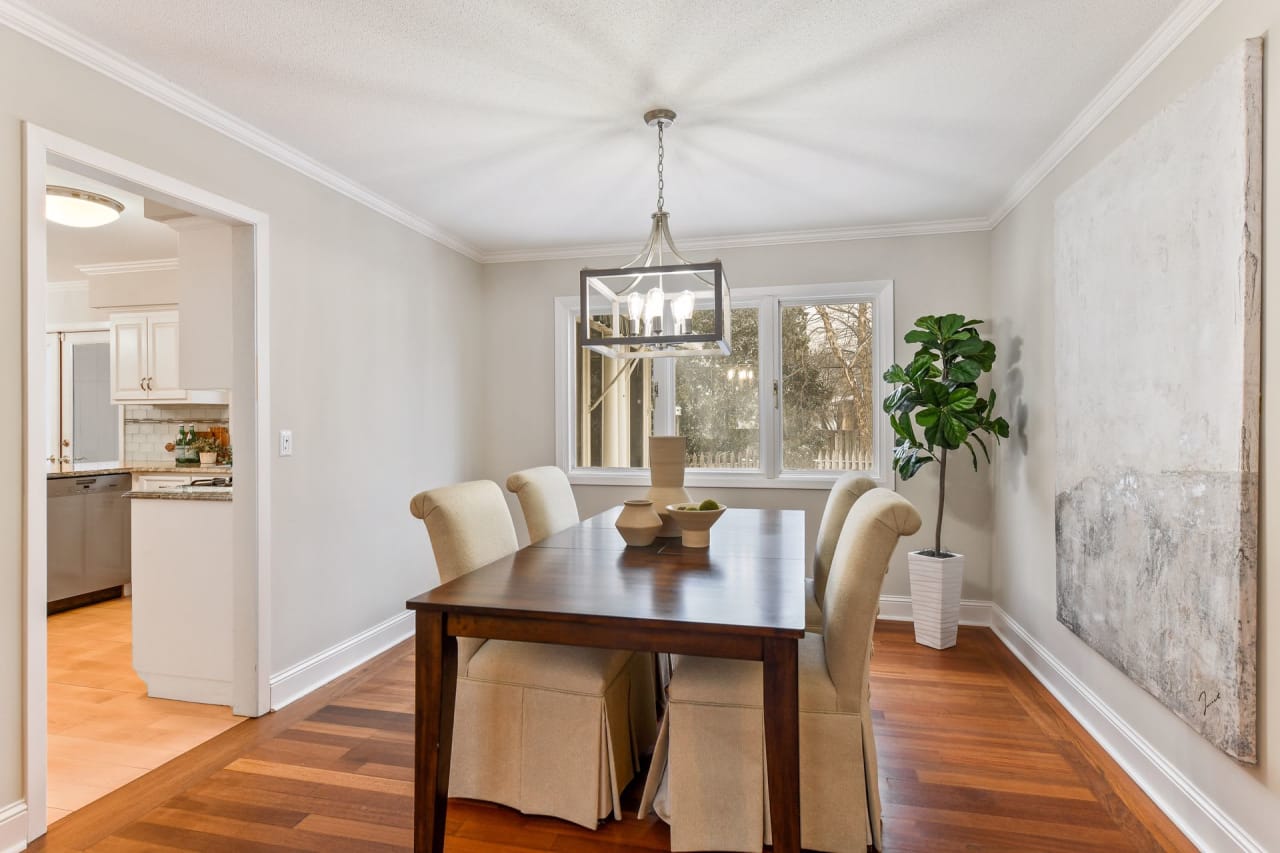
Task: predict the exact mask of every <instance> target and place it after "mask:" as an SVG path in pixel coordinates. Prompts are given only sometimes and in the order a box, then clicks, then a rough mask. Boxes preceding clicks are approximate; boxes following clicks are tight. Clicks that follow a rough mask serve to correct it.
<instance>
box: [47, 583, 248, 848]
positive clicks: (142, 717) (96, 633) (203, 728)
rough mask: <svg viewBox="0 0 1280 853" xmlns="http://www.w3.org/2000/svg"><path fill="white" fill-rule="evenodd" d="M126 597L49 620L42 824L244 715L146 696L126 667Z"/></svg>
mask: <svg viewBox="0 0 1280 853" xmlns="http://www.w3.org/2000/svg"><path fill="white" fill-rule="evenodd" d="M132 623H133V611H132V600H131V599H128V598H118V599H114V600H112V601H106V602H103V603H101V604H94V605H90V606H88V607H81V608H77V609H76V610H68V611H66V612H64V613H57V614H55V615H53V616H50V617H49V621H48V627H49V823H51V824H52V823H53V822H54V821H56V820H57V819H58V818H61V817H64V816H66V815H67V814H68V813H70V812H72V811H74V810H76V809H78V808H80V807H81V806H84V805H87V804H88V803H90V802H92V801H94V800H96V799H98V798H99V797H102V796H104V795H105V794H109V793H110V792H112V791H114V790H115V789H117V788H119V787H121V786H123V785H124V784H125V783H127V782H130V781H132V780H134V779H136V778H138V777H139V776H142V775H143V774H144V773H147V772H149V771H151V770H154V769H155V768H157V767H159V766H160V765H161V764H164V763H165V762H167V761H169V760H171V759H173V758H176V757H177V756H179V755H181V754H182V753H184V752H186V751H188V750H190V749H192V748H193V747H195V746H197V745H199V744H201V743H204V742H205V741H207V740H209V739H210V738H212V737H213V736H215V735H217V734H219V733H221V732H224V731H226V730H227V729H229V728H231V727H232V726H234V725H235V724H236V723H239V722H240V721H241V720H243V719H244V717H237V716H235V715H233V714H232V713H231V709H230V708H227V707H225V706H220V705H200V704H197V703H193V702H174V701H171V700H168V699H152V698H150V697H148V696H147V688H146V685H145V684H144V683H143V682H142V679H140V678H138V676H137V675H135V674H134V671H133V645H132V642H131V639H132Z"/></svg>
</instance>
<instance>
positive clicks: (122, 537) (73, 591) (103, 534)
mask: <svg viewBox="0 0 1280 853" xmlns="http://www.w3.org/2000/svg"><path fill="white" fill-rule="evenodd" d="M131 479H132V478H131V477H130V475H128V474H108V475H102V476H86V477H57V478H51V479H50V480H49V481H48V536H47V539H48V550H49V591H48V602H49V612H50V613H53V612H56V611H58V610H66V609H67V608H70V607H78V606H80V605H81V604H90V603H92V602H94V601H101V600H104V599H107V598H114V597H116V596H118V595H120V594H121V592H122V587H123V586H124V584H127V583H129V559H130V554H129V499H128V498H126V497H124V496H123V495H124V493H125V492H127V491H129V486H130V482H131Z"/></svg>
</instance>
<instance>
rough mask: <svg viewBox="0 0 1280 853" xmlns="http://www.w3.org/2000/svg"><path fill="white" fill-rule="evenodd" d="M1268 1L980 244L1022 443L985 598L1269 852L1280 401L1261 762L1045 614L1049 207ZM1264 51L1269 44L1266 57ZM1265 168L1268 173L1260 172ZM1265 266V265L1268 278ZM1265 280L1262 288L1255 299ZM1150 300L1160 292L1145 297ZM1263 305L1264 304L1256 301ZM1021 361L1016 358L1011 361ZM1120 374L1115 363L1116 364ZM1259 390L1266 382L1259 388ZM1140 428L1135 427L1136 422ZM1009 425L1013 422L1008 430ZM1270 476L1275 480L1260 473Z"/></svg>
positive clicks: (1275, 243)
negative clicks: (1019, 411)
mask: <svg viewBox="0 0 1280 853" xmlns="http://www.w3.org/2000/svg"><path fill="white" fill-rule="evenodd" d="M1277 27H1280V10H1278V9H1277V6H1276V4H1275V3H1271V2H1268V3H1264V2H1249V0H1226V2H1224V3H1223V4H1222V5H1221V6H1220V7H1218V9H1217V10H1216V11H1214V12H1213V13H1212V14H1211V15H1210V16H1209V17H1208V18H1207V19H1206V20H1205V22H1204V23H1203V24H1201V26H1200V27H1199V28H1198V29H1197V30H1196V31H1195V32H1194V33H1192V35H1191V36H1190V37H1189V38H1188V39H1187V40H1186V41H1185V42H1183V43H1182V45H1181V46H1179V47H1178V48H1177V49H1176V50H1175V51H1174V52H1173V53H1172V54H1171V55H1170V56H1169V57H1168V58H1167V59H1166V60H1165V61H1164V63H1163V64H1162V65H1161V66H1160V67H1159V68H1158V69H1157V70H1156V71H1155V72H1154V73H1153V74H1151V76H1149V77H1148V78H1147V79H1146V80H1145V81H1144V82H1143V83H1142V84H1141V85H1140V86H1138V88H1137V89H1135V90H1134V92H1133V93H1132V94H1131V95H1130V96H1129V97H1128V98H1127V99H1126V100H1125V101H1124V102H1123V103H1122V104H1121V105H1120V106H1119V107H1118V108H1117V109H1116V110H1115V112H1113V113H1112V114H1111V115H1110V116H1109V117H1108V118H1107V119H1106V120H1105V121H1104V122H1103V123H1102V124H1101V125H1099V127H1098V128H1097V129H1096V130H1095V131H1094V132H1093V133H1092V134H1091V135H1090V136H1089V137H1088V138H1087V139H1086V140H1085V142H1084V143H1083V144H1081V145H1080V147H1079V148H1077V149H1076V150H1075V151H1074V152H1073V153H1072V154H1071V155H1070V156H1069V157H1068V158H1067V159H1066V160H1065V161H1063V163H1062V164H1061V165H1060V166H1058V168H1057V169H1056V170H1055V171H1054V172H1053V174H1052V175H1050V176H1049V178H1048V179H1047V180H1045V181H1044V182H1043V183H1042V184H1041V185H1040V186H1039V187H1038V188H1037V189H1036V190H1035V191H1034V192H1033V193H1032V194H1031V195H1030V196H1028V197H1027V198H1026V199H1025V200H1024V201H1023V202H1022V203H1021V204H1019V205H1018V207H1017V208H1015V210H1014V211H1013V213H1012V214H1011V215H1010V216H1009V217H1008V218H1007V219H1005V220H1004V222H1003V223H1001V224H1000V225H999V227H998V228H996V230H995V231H994V233H993V234H992V241H991V276H992V295H991V302H992V305H993V308H994V312H995V318H996V319H995V327H996V329H997V330H998V345H999V346H1000V348H1001V350H1002V351H1003V352H1004V353H1005V354H1006V359H1005V361H1004V363H1003V364H1002V365H1001V366H1000V371H999V372H1000V376H999V378H998V379H997V388H999V389H1000V390H1002V391H1003V393H1004V396H1005V400H1006V404H1008V405H1015V406H1017V407H1022V408H1023V409H1024V411H1025V435H1026V438H1025V441H1021V442H1020V441H1014V442H1010V443H1008V444H1006V446H1005V447H1004V448H1003V449H1002V451H1001V453H1000V454H999V457H998V458H997V460H996V463H997V464H996V470H995V522H994V524H993V525H992V530H993V542H992V549H993V559H994V573H993V582H994V588H995V601H996V603H997V604H998V605H999V606H1000V607H1001V608H1003V609H1004V610H1005V611H1006V612H1008V614H1009V615H1010V616H1011V617H1012V618H1013V619H1014V620H1016V621H1017V622H1018V623H1019V624H1021V625H1022V626H1023V627H1024V628H1025V629H1026V630H1027V631H1028V632H1029V633H1030V634H1031V635H1032V636H1033V637H1034V638H1035V639H1036V640H1037V641H1038V642H1039V643H1041V644H1042V645H1043V646H1044V647H1045V648H1047V649H1048V650H1049V652H1050V653H1052V654H1053V655H1054V656H1055V657H1057V658H1058V659H1059V660H1060V661H1062V662H1063V663H1064V664H1065V665H1066V667H1067V668H1068V669H1070V671H1071V672H1072V673H1073V674H1074V675H1075V676H1076V677H1078V678H1079V679H1081V680H1082V681H1083V682H1084V684H1085V685H1086V686H1087V687H1088V688H1089V689H1090V690H1092V691H1093V692H1095V693H1096V694H1097V695H1098V696H1099V697H1100V698H1101V699H1102V700H1103V701H1104V702H1106V703H1107V704H1108V705H1110V707H1111V708H1112V709H1114V710H1115V711H1116V712H1117V713H1118V714H1119V715H1120V716H1121V717H1122V718H1123V720H1124V721H1125V722H1126V723H1128V724H1129V725H1130V726H1131V727H1133V728H1134V729H1135V730H1136V731H1138V732H1139V733H1140V734H1141V736H1142V737H1144V738H1145V739H1147V740H1148V741H1149V742H1150V743H1151V744H1152V745H1153V746H1154V747H1155V748H1156V750H1157V751H1158V752H1159V753H1160V754H1161V755H1162V756H1164V758H1165V759H1167V760H1168V761H1169V762H1170V763H1171V764H1172V765H1173V766H1174V767H1175V768H1176V769H1177V770H1178V771H1179V772H1181V773H1182V774H1184V775H1185V776H1186V778H1187V779H1188V780H1189V781H1190V782H1191V784H1193V785H1195V786H1196V787H1198V788H1199V789H1200V790H1201V791H1203V792H1204V793H1205V794H1206V795H1207V796H1208V797H1209V798H1210V799H1212V800H1213V801H1214V802H1215V803H1216V804H1217V805H1218V806H1219V807H1220V808H1221V809H1223V810H1224V811H1225V812H1226V813H1227V814H1228V815H1230V816H1232V817H1233V818H1234V819H1235V820H1236V821H1237V822H1239V824H1240V825H1241V826H1243V827H1244V828H1245V829H1246V830H1247V831H1249V832H1250V833H1252V834H1253V835H1254V837H1255V838H1256V839H1257V840H1258V841H1259V842H1260V843H1261V844H1262V846H1263V847H1264V848H1265V849H1268V850H1280V820H1277V819H1276V803H1277V797H1280V742H1278V741H1277V738H1280V671H1278V670H1277V667H1280V631H1277V630H1276V628H1275V627H1274V626H1275V621H1274V620H1273V619H1269V618H1268V616H1269V614H1272V613H1277V612H1280V582H1277V581H1276V580H1275V578H1276V577H1277V575H1276V571H1277V570H1280V549H1277V548H1276V547H1275V546H1274V544H1273V543H1271V542H1270V536H1269V535H1268V532H1269V531H1272V530H1280V500H1278V499H1277V497H1276V492H1275V484H1276V483H1280V479H1277V477H1278V476H1280V467H1278V466H1280V462H1278V461H1277V454H1274V453H1270V452H1268V450H1267V447H1268V446H1269V443H1270V442H1269V439H1270V437H1271V436H1272V435H1277V434H1280V433H1277V432H1276V430H1277V424H1280V397H1277V396H1275V395H1270V396H1268V395H1266V394H1265V392H1264V412H1263V422H1264V430H1263V468H1262V475H1263V476H1262V503H1263V516H1262V543H1261V548H1262V555H1261V557H1262V559H1261V561H1260V571H1259V575H1260V611H1261V612H1260V617H1261V618H1260V620H1259V655H1258V672H1259V723H1260V727H1261V731H1260V747H1261V753H1260V754H1261V762H1260V764H1259V765H1258V766H1257V767H1245V766H1242V765H1238V764H1236V763H1235V762H1233V761H1232V760H1231V759H1230V758H1228V757H1227V756H1226V755H1224V754H1223V753H1221V752H1219V751H1218V750H1217V749H1215V748H1214V747H1213V746H1212V745H1211V744H1209V743H1208V742H1207V741H1205V740H1203V739H1201V738H1200V737H1198V736H1197V735H1196V734H1195V733H1194V732H1193V731H1192V730H1191V729H1190V728H1189V727H1187V726H1186V725H1185V724H1183V723H1182V722H1181V721H1180V720H1178V719H1177V718H1176V717H1175V716H1174V715H1173V714H1172V713H1170V712H1169V711H1168V710H1167V709H1165V708H1164V707H1163V706H1162V705H1160V703H1159V702H1157V701H1156V700H1155V699H1153V698H1152V697H1151V696H1149V695H1148V694H1147V693H1145V692H1144V691H1143V690H1141V689H1140V688H1139V687H1137V686H1136V685H1134V684H1133V683H1132V682H1130V681H1129V680H1128V679H1127V678H1125V676H1124V675H1123V674H1122V673H1121V672H1120V671H1119V670H1117V669H1116V668H1114V667H1113V666H1111V665H1110V664H1109V663H1107V662H1106V661H1105V660H1103V659H1102V657H1101V656H1100V655H1098V654H1097V653H1095V652H1094V651H1093V650H1091V649H1090V648H1088V647H1087V646H1085V645H1084V644H1083V643H1082V642H1081V641H1080V640H1079V639H1077V638H1076V637H1075V635H1073V634H1072V633H1071V632H1070V631H1068V630H1067V629H1066V628H1064V627H1063V626H1062V625H1060V624H1058V622H1057V621H1056V618H1055V575H1054V562H1055V548H1054V408H1053V407H1054V390H1053V383H1054V322H1053V320H1054V318H1053V203H1054V199H1055V198H1056V197H1057V196H1058V194H1059V193H1061V192H1062V191H1063V190H1064V189H1065V188H1066V187H1068V186H1070V185H1071V183H1073V182H1074V181H1075V180H1076V179H1077V178H1079V177H1080V176H1081V175H1083V174H1085V173H1086V172H1087V171H1088V170H1089V169H1090V168H1091V167H1092V166H1093V165H1094V164H1096V163H1097V162H1098V161H1099V160H1101V159H1102V158H1103V157H1105V156H1106V155H1107V154H1108V153H1109V152H1110V151H1111V150H1112V149H1113V148H1114V147H1115V146H1116V145H1117V144H1119V143H1120V142H1122V141H1124V140H1125V139H1126V138H1128V136H1129V135H1130V134H1131V133H1132V132H1133V131H1134V130H1136V129H1137V128H1138V127H1139V126H1140V125H1141V124H1142V123H1143V122H1145V121H1146V120H1147V119H1148V118H1150V117H1151V116H1152V115H1153V114H1155V113H1156V112H1158V111H1159V110H1160V109H1161V108H1162V107H1163V106H1164V105H1165V104H1167V103H1168V102H1169V101H1171V100H1172V99H1173V98H1175V97H1177V96H1178V95H1179V94H1180V93H1181V92H1182V91H1183V90H1185V89H1186V88H1187V87H1188V86H1190V85H1192V84H1193V83H1195V82H1197V81H1198V80H1199V79H1200V78H1201V77H1203V76H1204V75H1206V74H1207V73H1208V72H1209V71H1210V70H1211V69H1212V68H1213V67H1214V66H1215V65H1216V64H1217V63H1218V62H1219V61H1220V60H1221V59H1223V58H1224V57H1225V56H1226V55H1227V53H1228V52H1229V51H1230V50H1231V49H1232V48H1234V47H1237V46H1238V45H1239V44H1240V43H1241V42H1242V41H1244V40H1245V39H1246V38H1250V37H1254V36H1260V35H1265V34H1268V33H1270V32H1276V31H1277ZM1275 49H1276V48H1275V44H1274V43H1270V44H1268V46H1267V50H1268V51H1273V50H1275ZM1277 67H1280V63H1278V62H1277V61H1276V57H1275V56H1274V55H1272V57H1271V58H1269V59H1267V60H1266V68H1267V70H1266V79H1265V81H1264V86H1263V89H1264V92H1265V93H1266V94H1265V97H1266V104H1265V108H1264V111H1265V113H1266V114H1267V115H1268V116H1274V115H1276V109H1277V108H1280V74H1278V73H1277V70H1276V69H1277ZM1273 128H1274V125H1273V124H1271V123H1269V127H1268V129H1267V132H1266V143H1265V144H1266V152H1265V159H1266V161H1267V162H1268V163H1270V164H1274V163H1278V162H1280V139H1278V138H1277V134H1276V133H1274V132H1273ZM1268 171H1270V167H1268ZM1264 219H1265V221H1266V233H1265V234H1264V247H1263V255H1264V257H1270V258H1272V259H1275V258H1280V231H1278V226H1277V225H1276V224H1275V223H1277V222H1280V206H1277V203H1276V194H1275V193H1269V194H1268V196H1267V200H1266V209H1265V210H1264ZM1275 267H1276V264H1275V263H1274V262H1268V263H1267V270H1268V273H1267V278H1268V279H1273V278H1274V274H1273V273H1271V272H1270V271H1271V270H1273V269H1275ZM1269 285H1270V281H1268V282H1265V283H1264V292H1265V291H1266V290H1267V289H1269ZM1152 298H1153V299H1158V298H1160V294H1152ZM1264 301H1265V300H1264ZM1277 333H1280V312H1277V311H1272V310H1270V308H1268V307H1267V306H1265V305H1264V318H1263V340H1264V347H1263V348H1264V364H1263V377H1264V383H1265V382H1266V377H1267V376H1268V375H1274V374H1275V373H1276V372H1277V370H1280V348H1278V347H1275V346H1269V345H1267V343H1266V342H1267V341H1269V340H1274V339H1276V334H1277ZM1012 353H1020V357H1019V358H1018V359H1016V360H1015V359H1012V358H1009V357H1008V356H1009V354H1012ZM1116 368H1117V369H1121V370H1122V369H1123V365H1121V364H1118V365H1116ZM1264 387H1265V385H1264ZM1137 428H1138V429H1141V426H1140V425H1138V426H1137ZM1015 429H1016V428H1015ZM1272 471H1275V472H1276V476H1271V472H1272Z"/></svg>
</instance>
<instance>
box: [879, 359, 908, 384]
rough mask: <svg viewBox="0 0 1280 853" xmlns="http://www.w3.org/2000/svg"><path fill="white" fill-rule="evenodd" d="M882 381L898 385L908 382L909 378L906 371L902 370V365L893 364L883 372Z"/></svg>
mask: <svg viewBox="0 0 1280 853" xmlns="http://www.w3.org/2000/svg"><path fill="white" fill-rule="evenodd" d="M884 381H885V382H892V383H893V384H895V385H900V384H902V383H903V382H910V381H911V377H909V376H907V371H905V370H903V369H902V365H900V364H895V365H892V366H891V367H890V368H889V369H888V370H886V371H885V372H884Z"/></svg>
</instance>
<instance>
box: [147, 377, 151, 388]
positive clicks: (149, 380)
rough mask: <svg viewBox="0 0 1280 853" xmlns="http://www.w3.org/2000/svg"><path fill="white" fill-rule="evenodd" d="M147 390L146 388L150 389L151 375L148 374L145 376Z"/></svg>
mask: <svg viewBox="0 0 1280 853" xmlns="http://www.w3.org/2000/svg"><path fill="white" fill-rule="evenodd" d="M147 390H148V391H150V390H151V377H150V376H148V377H147Z"/></svg>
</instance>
